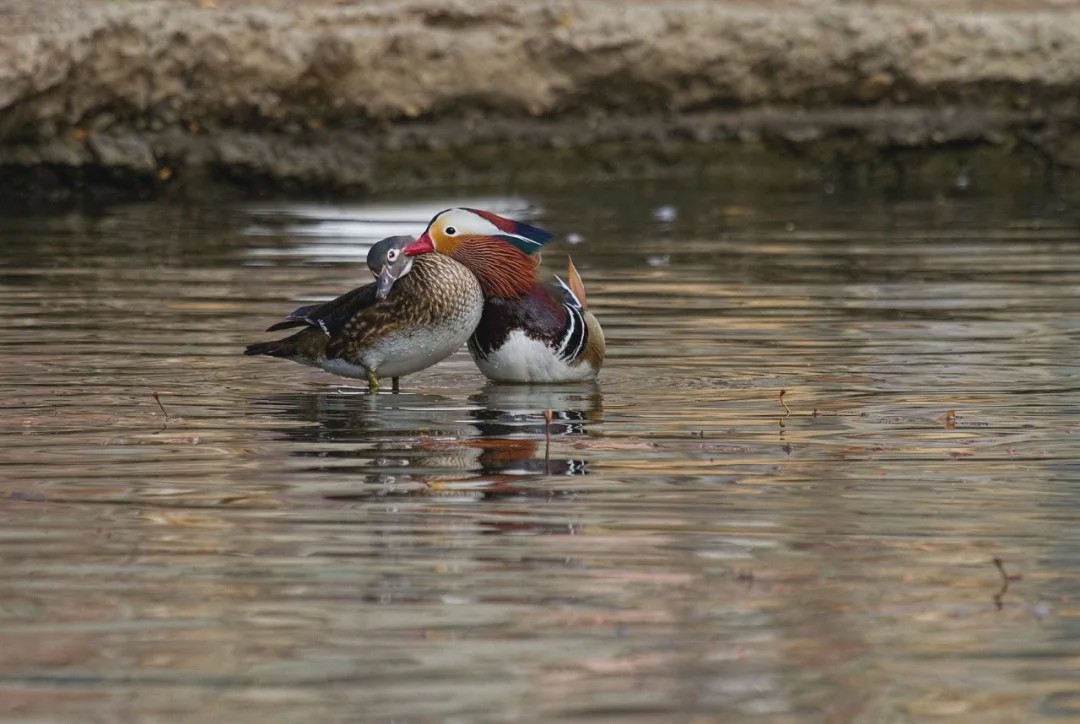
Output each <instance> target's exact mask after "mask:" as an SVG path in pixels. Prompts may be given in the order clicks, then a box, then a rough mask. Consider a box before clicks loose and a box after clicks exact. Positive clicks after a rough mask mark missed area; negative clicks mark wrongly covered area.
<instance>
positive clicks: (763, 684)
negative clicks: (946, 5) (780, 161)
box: [0, 180, 1080, 722]
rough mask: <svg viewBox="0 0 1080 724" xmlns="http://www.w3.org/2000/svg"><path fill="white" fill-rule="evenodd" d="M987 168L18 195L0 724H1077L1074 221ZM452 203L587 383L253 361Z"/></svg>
mask: <svg viewBox="0 0 1080 724" xmlns="http://www.w3.org/2000/svg"><path fill="white" fill-rule="evenodd" d="M961 186H965V188H959V189H955V190H954V191H951V192H932V191H930V190H927V189H920V188H908V189H906V190H903V191H896V190H893V191H884V190H881V189H874V188H862V189H858V188H848V189H836V188H834V187H833V186H831V185H827V184H823V183H821V182H818V181H815V180H796V181H793V182H792V184H791V186H790V187H789V188H764V187H754V186H753V185H749V186H743V187H739V188H720V187H716V186H710V185H708V184H702V185H701V186H700V187H699V186H696V185H694V184H691V183H685V184H655V183H640V184H621V185H596V186H586V187H584V188H583V187H576V188H574V189H569V190H552V189H538V190H534V191H532V192H529V193H523V194H521V195H519V196H512V197H506V196H501V195H498V194H496V195H493V196H484V195H482V194H471V193H457V194H448V195H445V196H444V197H443V198H441V199H436V198H426V199H420V200H417V199H415V198H398V199H393V198H388V199H382V200H379V201H376V202H371V203H366V204H365V203H341V204H336V205H335V204H314V203H288V202H262V203H248V204H233V205H220V206H214V205H196V204H190V205H175V204H174V205H169V204H151V205H135V206H127V207H116V208H110V209H106V210H103V211H99V212H95V213H75V212H72V213H63V214H48V215H46V214H37V215H33V216H10V215H9V216H7V217H5V218H3V219H2V220H0V236H2V239H3V242H2V245H0V265H2V267H0V295H2V296H0V310H2V311H0V313H2V317H3V326H4V331H3V333H2V335H0V400H2V412H0V455H2V460H3V465H2V466H0V516H2V517H0V560H2V562H3V566H2V567H0V717H10V718H16V719H35V720H45V719H48V720H49V721H57V720H71V721H89V720H98V721H114V720H117V719H154V718H160V719H167V720H190V721H231V722H237V721H260V720H263V721H265V720H267V719H269V720H275V721H293V720H305V721H306V720H311V721H339V720H358V719H363V720H380V719H384V720H391V719H392V720H395V721H419V720H435V719H443V718H448V717H450V718H454V717H456V720H460V721H473V720H485V719H492V720H507V719H526V720H534V719H552V718H556V717H558V718H562V719H568V720H585V719H608V720H618V721H633V720H639V721H687V720H691V719H693V720H694V721H713V720H725V721H730V720H740V721H747V720H755V719H759V720H762V721H766V720H767V721H806V720H816V721H822V720H829V721H851V720H858V721H883V720H904V719H922V718H926V717H930V716H938V717H942V718H948V719H957V718H961V719H970V720H972V721H975V720H978V721H1030V720H1032V719H1035V718H1039V717H1046V718H1069V717H1076V716H1080V678H1078V676H1077V671H1078V670H1080V609H1078V604H1077V597H1078V596H1080V579H1078V574H1077V571H1078V569H1080V525H1077V524H1078V523H1080V492H1078V487H1077V486H1078V484H1080V395H1078V389H1080V364H1078V363H1077V349H1078V342H1080V301H1078V300H1080V295H1078V292H1080V254H1078V251H1080V244H1078V242H1077V238H1078V235H1080V204H1078V203H1076V200H1075V199H1070V198H1068V197H1067V195H1066V194H1063V193H1059V192H1055V191H1051V190H1046V189H1041V188H1040V189H1034V190H1031V191H1030V192H1029V193H1027V194H1018V193H1015V192H1014V191H997V190H995V189H993V188H989V189H980V188H978V187H977V186H967V185H966V184H961ZM459 203H465V204H468V205H474V206H482V207H486V208H493V209H495V210H500V211H503V212H505V213H509V214H512V215H519V216H522V217H529V218H532V219H534V220H535V221H536V222H537V223H540V224H543V225H545V226H547V227H549V228H551V229H553V230H555V231H557V232H558V233H559V235H560V237H561V238H560V241H559V242H558V243H556V244H554V245H553V246H552V247H551V249H550V250H549V251H547V252H545V254H544V260H545V268H546V269H547V270H548V272H557V273H562V271H563V269H564V267H565V256H566V253H567V252H570V253H572V254H573V257H574V261H575V263H576V264H577V266H578V268H579V269H580V270H581V272H582V275H583V277H584V279H585V282H586V286H587V288H588V291H589V301H590V304H591V306H592V307H593V309H594V310H595V311H596V312H597V314H598V316H599V317H600V319H601V321H602V322H603V324H604V327H605V330H606V333H607V338H608V350H609V352H608V359H607V363H606V366H605V368H604V372H603V375H602V377H601V380H600V382H599V384H597V385H569V386H561V387H559V386H557V387H522V386H493V385H489V384H486V383H485V380H484V379H483V378H482V377H481V376H480V375H479V373H478V372H477V371H476V370H475V368H474V367H473V365H472V363H471V361H470V360H469V358H468V356H467V355H466V354H463V353H459V354H458V355H456V356H455V357H453V358H452V359H450V360H449V361H447V362H444V363H441V364H439V365H438V366H436V367H434V368H432V369H430V370H428V371H426V372H422V373H419V374H416V375H414V376H411V377H408V378H405V380H404V389H403V391H402V392H401V393H400V394H390V393H389V392H384V393H382V394H378V395H369V394H367V393H366V391H365V390H364V389H363V388H362V387H361V386H359V385H357V384H356V383H355V382H354V381H350V380H343V379H340V378H334V377H332V376H329V375H327V374H325V373H322V372H319V371H317V370H311V369H308V368H304V367H300V366H298V365H295V364H291V363H288V362H284V361H281V360H270V359H265V358H245V357H242V356H240V351H241V350H242V348H243V346H244V345H245V344H246V343H248V342H251V341H255V340H259V339H266V338H268V336H267V335H263V334H262V333H261V332H260V330H262V329H264V328H265V327H266V326H267V325H269V324H270V323H272V322H274V321H276V320H277V319H279V318H280V317H281V316H282V315H283V314H284V313H285V312H287V311H289V310H291V309H292V308H294V307H296V306H299V305H300V304H302V303H306V302H309V301H313V300H317V299H325V298H329V297H330V296H332V295H336V294H338V293H341V292H343V291H345V290H347V289H349V288H351V287H352V286H356V285H358V284H360V283H364V282H365V281H366V280H367V278H368V275H367V272H366V270H364V267H363V257H364V254H365V253H366V249H367V246H368V245H369V244H370V243H371V242H372V241H373V240H375V239H377V238H379V237H381V236H385V235H388V234H392V233H418V232H419V231H420V230H421V229H422V227H423V224H424V222H425V221H426V219H427V218H428V217H429V216H430V214H431V213H432V212H433V211H435V210H438V209H440V208H444V207H446V206H449V205H456V204H459ZM567 235H573V236H572V237H571V239H572V240H573V241H574V242H576V243H569V242H568V241H567ZM155 391H156V392H159V393H160V398H161V401H162V403H163V404H164V406H165V409H166V410H167V411H168V414H169V417H168V419H167V420H165V419H164V418H163V416H162V412H161V410H160V409H158V407H157V404H156V403H155V400H154V399H153V397H152V392H155ZM782 393H783V400H781V394H782ZM546 409H552V410H553V411H554V417H555V419H554V422H553V425H552V433H553V434H552V436H551V440H550V446H548V445H547V443H546V442H545V438H544V429H543V428H544V426H543V411H544V410H546ZM950 411H952V412H953V413H954V415H955V416H953V415H950ZM995 558H997V559H1000V560H1001V561H1002V564H1003V570H1004V571H1005V573H1006V574H1008V575H1010V576H1012V577H1013V580H1011V581H1009V582H1008V586H1007V590H1006V589H1005V588H1004V579H1003V574H1002V573H1001V572H999V570H998V569H997V568H996V567H995V565H994V563H993V561H994V559H995ZM695 717H697V718H695Z"/></svg>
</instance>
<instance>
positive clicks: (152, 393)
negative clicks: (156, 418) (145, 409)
mask: <svg viewBox="0 0 1080 724" xmlns="http://www.w3.org/2000/svg"><path fill="white" fill-rule="evenodd" d="M150 394H151V395H153V396H154V401H155V402H157V406H158V407H160V408H161V414H162V415H164V416H165V419H166V420H168V419H169V413H167V412H165V405H163V404H161V393H159V392H151V393H150Z"/></svg>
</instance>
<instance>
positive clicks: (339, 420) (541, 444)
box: [254, 385, 603, 497]
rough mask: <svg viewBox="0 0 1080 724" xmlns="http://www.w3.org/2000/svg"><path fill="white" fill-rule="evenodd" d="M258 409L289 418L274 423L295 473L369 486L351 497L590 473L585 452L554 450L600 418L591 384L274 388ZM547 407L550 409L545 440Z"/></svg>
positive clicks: (484, 488) (516, 488) (489, 487)
mask: <svg viewBox="0 0 1080 724" xmlns="http://www.w3.org/2000/svg"><path fill="white" fill-rule="evenodd" d="M254 407H255V412H256V414H258V415H259V416H263V417H265V416H271V417H277V416H280V417H283V418H287V419H289V420H290V424H288V425H285V426H282V427H281V428H279V429H280V431H281V434H282V435H283V436H284V437H285V439H286V440H287V441H289V442H292V443H296V445H295V447H294V448H293V449H292V450H290V452H289V455H290V457H292V458H296V459H301V460H303V461H304V464H302V465H301V466H300V469H299V471H298V472H300V473H304V472H318V473H323V474H325V473H334V474H337V475H341V476H346V475H347V476H349V477H348V482H349V483H350V484H356V483H359V484H360V485H362V486H364V488H365V489H360V490H353V491H350V495H354V496H357V497H366V496H370V495H372V494H376V491H375V490H372V489H370V488H371V487H372V486H377V487H378V491H377V494H380V495H386V494H423V493H425V492H428V493H430V492H431V491H434V490H443V491H445V490H446V489H447V488H458V487H460V488H462V489H465V488H468V489H470V490H473V491H475V492H477V493H482V494H483V495H498V494H510V493H514V494H525V495H528V494H530V491H529V490H527V489H524V488H523V487H522V483H524V482H526V480H531V479H532V478H535V477H537V476H544V475H584V474H586V472H587V471H586V464H585V461H584V460H580V459H570V458H566V457H562V456H560V452H559V451H561V450H562V449H563V448H564V447H565V446H563V445H561V444H560V440H564V439H565V438H567V437H577V436H581V435H584V434H585V433H586V431H587V426H588V425H589V424H590V423H593V422H599V421H601V419H602V416H603V407H602V396H601V394H600V390H599V387H598V386H596V385H569V386H565V387H549V386H526V385H513V386H510V385H488V386H487V387H485V388H484V389H482V390H480V391H479V392H477V393H475V394H473V395H472V396H470V397H469V399H468V401H467V402H464V401H462V400H459V399H453V398H450V397H445V396H443V395H436V394H423V393H413V392H403V393H401V394H383V395H369V394H366V393H360V391H359V390H351V389H348V390H336V391H328V392H316V393H304V394H287V395H277V396H274V397H269V398H263V399H260V400H256V401H255V402H254ZM546 410H551V411H552V423H551V438H552V442H551V445H550V448H549V447H548V446H547V445H546V443H545V437H544V427H545V422H544V412H545V411H546ZM297 423H299V424H297ZM356 475H359V476H360V478H359V480H357V478H356V477H355V476H356ZM342 479H343V480H344V479H345V478H344V477H343V478H342ZM417 483H421V484H422V486H417V485H416V484H417ZM335 497H338V496H335Z"/></svg>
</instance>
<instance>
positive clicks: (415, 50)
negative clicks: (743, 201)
mask: <svg viewBox="0 0 1080 724" xmlns="http://www.w3.org/2000/svg"><path fill="white" fill-rule="evenodd" d="M974 6H975V4H972V6H969V5H968V4H966V3H962V2H958V1H954V2H938V3H922V2H894V3H873V2H833V3H811V2H806V3H802V4H798V3H797V4H776V3H739V2H730V1H729V2H721V3H700V2H695V3H690V2H679V1H677V0H659V1H657V2H631V3H621V2H607V1H604V0H600V1H596V2H536V1H533V2H530V1H527V0H526V1H524V2H514V1H513V0H480V1H479V2H467V1H465V0H458V1H457V2H455V1H453V0H404V1H402V2H365V3H356V4H349V3H325V2H312V3H306V4H301V5H298V6H297V5H294V4H290V3H284V2H278V3H270V4H266V3H259V4H255V3H248V2H225V0H221V2H220V3H219V4H216V5H215V4H214V3H213V2H210V1H209V0H207V1H205V2H202V3H194V2H192V3H188V2H175V1H172V0H148V1H147V2H139V3H113V2H98V3H69V2H61V1H60V0H47V1H46V2H44V3H40V2H39V3H35V4H33V5H31V4H30V3H29V2H24V1H23V0H18V1H17V2H13V3H9V4H6V5H5V6H4V7H3V8H0V23H2V24H4V25H6V27H7V28H8V30H7V31H6V32H4V33H3V34H0V179H3V180H4V181H5V183H3V184H0V188H2V191H0V196H4V197H9V198H10V197H39V196H52V197H64V196H70V195H79V194H85V193H98V194H101V193H112V194H114V195H119V196H147V195H152V194H156V193H159V192H162V191H168V190H169V189H172V188H183V189H186V190H187V191H189V192H190V191H193V190H194V191H196V192H197V189H199V188H203V187H207V188H210V187H215V188H216V187H217V186H218V185H219V184H221V183H225V184H227V185H234V186H236V187H238V188H243V189H254V188H258V189H290V188H304V189H336V190H343V191H355V192H369V191H378V190H381V189H385V188H387V187H389V186H391V185H401V184H408V183H430V182H446V181H455V182H456V181H466V182H467V181H469V180H470V179H482V178H484V177H485V174H486V175H490V174H492V173H513V172H525V171H528V170H529V169H530V168H532V167H534V166H535V164H536V163H537V158H540V157H543V156H545V155H547V156H554V157H556V158H558V159H567V158H569V159H572V160H573V161H574V163H576V164H580V165H582V166H583V167H584V168H586V169H588V172H589V173H601V172H603V173H629V172H638V173H644V174H649V173H654V172H664V170H665V169H670V168H677V167H683V166H686V165H690V166H694V165H695V164H700V163H701V162H702V158H703V157H705V158H723V156H724V155H725V154H726V153H728V152H729V151H728V150H723V149H729V150H730V149H738V148H744V147H749V148H754V149H762V150H764V151H766V152H773V151H779V152H781V153H783V154H795V155H797V156H799V157H800V158H805V159H808V160H810V161H811V162H813V163H817V164H824V165H832V166H845V165H852V164H861V163H874V162H877V161H879V160H880V159H882V158H888V157H890V155H895V154H896V153H898V152H906V151H911V150H921V149H939V148H949V149H979V150H981V149H993V150H994V151H995V153H998V154H1005V155H1015V156H1020V157H1023V158H1025V159H1028V160H1030V161H1032V162H1036V163H1041V164H1044V165H1045V166H1047V167H1054V168H1066V169H1069V168H1075V167H1080V134H1078V133H1077V130H1078V126H1080V94H1078V93H1077V91H1078V89H1080V9H1077V8H1076V6H1075V5H1073V4H1067V3H1054V2H1019V1H1017V2H1013V3H1008V2H998V3H996V4H991V7H990V9H989V10H987V9H986V8H987V4H986V3H979V4H978V7H979V8H982V9H981V10H978V11H976V10H974V9H973V7H974ZM717 149H720V150H717ZM736 152H737V151H736ZM555 165H562V166H564V167H565V165H566V164H565V163H564V162H563V161H557V162H556V163H555Z"/></svg>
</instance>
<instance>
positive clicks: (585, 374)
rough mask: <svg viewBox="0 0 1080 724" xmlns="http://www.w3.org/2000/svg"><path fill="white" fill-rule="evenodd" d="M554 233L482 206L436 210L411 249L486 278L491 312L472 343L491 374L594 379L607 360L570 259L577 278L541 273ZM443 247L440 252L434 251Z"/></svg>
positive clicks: (517, 378) (516, 378)
mask: <svg viewBox="0 0 1080 724" xmlns="http://www.w3.org/2000/svg"><path fill="white" fill-rule="evenodd" d="M550 240H551V234H550V233H548V232H546V231H544V230H543V229H538V228H536V227H534V226H529V225H527V224H523V223H520V222H517V221H513V220H511V219H506V218H503V217H501V216H497V215H495V214H493V213H491V212H488V211H479V210H476V209H465V208H457V209H448V210H446V211H443V212H440V213H438V214H436V215H435V218H433V219H432V220H431V223H429V224H428V226H427V229H426V230H425V231H424V233H423V234H422V235H421V236H420V238H419V239H417V240H416V242H415V243H413V244H411V245H409V246H407V247H405V253H406V254H407V255H409V256H416V257H417V258H418V259H422V258H425V257H426V256H447V257H449V258H451V259H454V260H455V261H458V262H460V263H461V264H462V265H463V266H465V267H466V268H468V269H469V271H471V272H472V273H473V274H475V275H476V278H477V279H479V280H480V288H481V289H482V290H483V293H484V313H483V315H482V316H481V317H480V323H479V325H478V326H477V328H476V332H475V333H474V334H473V335H472V336H471V337H470V338H469V351H470V352H471V353H472V356H473V360H474V361H475V362H476V365H477V367H479V368H480V371H481V372H483V373H484V375H485V376H487V377H488V378H490V379H492V380H496V381H498V382H573V381H579V380H592V379H595V378H596V376H597V375H598V374H599V372H600V366H601V365H602V364H603V361H604V347H605V345H604V332H603V330H602V329H601V328H600V323H599V322H597V321H596V317H595V316H593V314H592V313H591V312H590V311H589V310H588V306H587V302H586V299H585V286H584V285H583V284H582V282H581V277H580V276H578V273H577V270H576V269H575V268H574V263H573V262H570V273H569V280H570V283H569V284H566V283H564V282H563V281H562V280H561V279H558V277H556V280H557V281H558V284H551V283H546V282H540V281H539V280H538V279H537V275H536V273H537V267H538V266H539V257H538V256H532V254H533V252H535V251H537V250H538V249H540V247H542V246H543V245H544V244H546V243H547V242H548V241H550ZM432 252H436V253H432Z"/></svg>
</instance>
